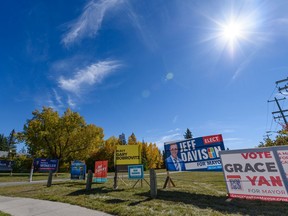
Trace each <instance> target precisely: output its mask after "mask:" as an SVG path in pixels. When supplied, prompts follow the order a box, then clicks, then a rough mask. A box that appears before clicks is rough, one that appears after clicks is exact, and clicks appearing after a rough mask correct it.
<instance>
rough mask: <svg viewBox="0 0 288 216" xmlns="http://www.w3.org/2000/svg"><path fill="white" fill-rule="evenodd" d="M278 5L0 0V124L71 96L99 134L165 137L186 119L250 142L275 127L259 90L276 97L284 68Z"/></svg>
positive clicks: (286, 38)
mask: <svg viewBox="0 0 288 216" xmlns="http://www.w3.org/2000/svg"><path fill="white" fill-rule="evenodd" d="M287 10H288V2H287V1H285V0H283V1H281V0H275V1H214V0H206V1H203V0H199V1H197V0H193V1H192V0H191V1H190V0H169V1H167V0H149V1H143V0H133V1H132V0H131V1H129V0H94V1H93V0H92V1H91V0H89V1H82V0H61V1H49V0H26V1H16V0H10V1H5V2H2V5H1V9H0V11H1V13H0V16H1V17H0V24H1V28H2V31H1V35H0V47H1V48H0V59H1V61H0V71H1V85H0V98H1V112H0V119H1V121H0V133H4V134H5V135H8V134H9V133H10V131H11V130H12V129H15V130H16V131H21V130H22V129H23V125H24V124H25V122H26V120H27V119H30V118H31V117H32V114H31V113H32V111H33V110H35V109H42V107H43V106H50V107H53V108H54V109H55V110H57V111H58V112H59V113H61V114H62V113H63V111H64V110H65V109H66V108H68V107H70V108H71V109H72V110H73V111H77V112H79V113H80V115H82V116H83V117H84V118H85V120H86V122H87V123H93V124H96V125H97V126H100V127H102V128H103V129H104V133H105V138H106V139H107V138H109V137H110V136H113V135H114V136H118V135H119V134H121V133H122V132H123V133H124V134H125V135H126V138H127V137H128V136H129V135H131V133H132V132H134V133H135V135H136V137H137V138H138V139H139V140H142V139H144V140H145V141H146V142H153V143H157V145H158V146H159V147H160V148H163V143H164V142H165V141H172V140H179V139H182V138H183V134H184V132H185V130H186V129H187V128H189V129H190V130H191V131H192V133H193V135H194V137H199V136H207V135H212V134H222V135H223V138H224V144H225V146H226V147H228V148H229V149H241V148H252V147H255V146H257V145H258V144H259V142H260V141H262V140H263V135H265V134H266V131H268V130H271V131H276V130H279V129H280V125H279V123H278V121H274V120H273V118H272V117H273V116H272V114H271V112H272V111H277V107H276V105H275V103H267V100H272V99H273V98H274V97H278V98H282V97H283V95H282V94H280V93H279V92H278V91H277V89H276V88H275V86H276V85H275V82H276V81H277V80H281V79H285V78H287V75H288V73H287V70H288V61H287V56H288V49H287V45H288V14H287ZM285 84H287V83H285V82H284V83H281V85H280V86H283V85H285ZM285 103H286V101H285V100H283V101H281V103H280V104H281V106H282V108H283V109H285V108H287V107H285V106H286V105H287V103H286V104H285ZM280 123H281V122H280ZM274 135H275V134H274Z"/></svg>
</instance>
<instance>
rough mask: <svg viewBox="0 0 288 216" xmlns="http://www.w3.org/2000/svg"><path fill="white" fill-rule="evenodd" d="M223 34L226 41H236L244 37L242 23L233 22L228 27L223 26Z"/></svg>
mask: <svg viewBox="0 0 288 216" xmlns="http://www.w3.org/2000/svg"><path fill="white" fill-rule="evenodd" d="M222 34H223V37H224V38H225V39H226V40H228V41H235V40H238V39H241V38H242V37H243V36H244V35H243V34H244V31H243V27H242V25H241V24H240V23H237V22H234V21H231V22H230V23H229V24H228V25H224V26H223V29H222Z"/></svg>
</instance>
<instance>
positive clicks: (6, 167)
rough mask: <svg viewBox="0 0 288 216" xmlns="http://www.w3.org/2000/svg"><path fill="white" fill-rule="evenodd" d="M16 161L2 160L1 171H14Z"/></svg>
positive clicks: (0, 163)
mask: <svg viewBox="0 0 288 216" xmlns="http://www.w3.org/2000/svg"><path fill="white" fill-rule="evenodd" d="M13 164H14V161H10V160H0V171H12V168H13Z"/></svg>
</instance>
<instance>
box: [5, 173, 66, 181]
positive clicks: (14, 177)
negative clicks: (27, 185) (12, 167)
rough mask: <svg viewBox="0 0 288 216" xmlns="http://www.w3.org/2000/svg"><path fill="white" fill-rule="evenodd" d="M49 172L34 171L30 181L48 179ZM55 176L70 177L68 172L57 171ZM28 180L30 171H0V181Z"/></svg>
mask: <svg viewBox="0 0 288 216" xmlns="http://www.w3.org/2000/svg"><path fill="white" fill-rule="evenodd" d="M48 175H49V173H34V174H33V176H32V181H38V180H45V179H48ZM55 178H70V174H68V173H58V174H57V177H55ZM28 181H30V173H12V175H11V174H10V173H0V182H28Z"/></svg>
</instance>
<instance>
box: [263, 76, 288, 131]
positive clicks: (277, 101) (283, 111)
mask: <svg viewBox="0 0 288 216" xmlns="http://www.w3.org/2000/svg"><path fill="white" fill-rule="evenodd" d="M282 82H288V77H287V78H286V79H283V80H279V81H276V85H278V84H279V83H282ZM284 89H288V86H286V85H285V87H283V88H280V87H279V88H278V91H279V92H281V91H282V90H284ZM285 99H286V98H281V99H277V98H276V97H274V100H272V101H268V102H274V101H275V102H276V104H277V107H278V109H279V111H275V112H272V114H273V115H274V114H276V113H280V114H281V115H280V116H276V117H274V119H278V118H282V119H283V120H284V123H285V126H287V120H286V117H288V115H285V114H284V113H285V112H288V110H287V109H286V110H282V108H281V106H280V104H279V100H285Z"/></svg>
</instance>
